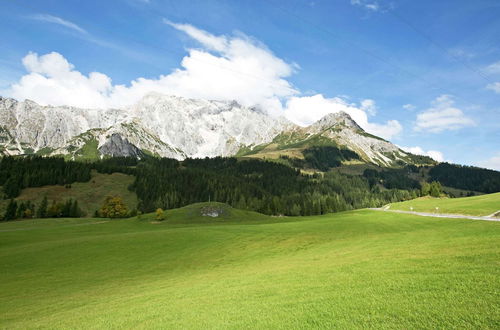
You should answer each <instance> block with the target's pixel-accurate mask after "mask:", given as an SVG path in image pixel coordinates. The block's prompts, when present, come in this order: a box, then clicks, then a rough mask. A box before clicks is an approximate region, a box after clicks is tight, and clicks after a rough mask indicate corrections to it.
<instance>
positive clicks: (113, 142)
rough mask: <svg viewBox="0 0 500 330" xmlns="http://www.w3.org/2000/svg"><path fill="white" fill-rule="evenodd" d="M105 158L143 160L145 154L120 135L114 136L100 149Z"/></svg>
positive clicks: (115, 134)
mask: <svg viewBox="0 0 500 330" xmlns="http://www.w3.org/2000/svg"><path fill="white" fill-rule="evenodd" d="M98 150H99V153H100V154H101V155H103V156H111V157H136V158H142V157H143V156H144V153H143V152H142V151H141V150H140V149H139V148H137V147H136V146H135V145H133V144H132V143H130V142H129V141H128V140H127V139H123V138H122V137H121V136H120V135H119V134H117V133H114V134H112V135H111V136H110V137H109V138H108V139H107V140H106V142H105V143H104V144H103V145H102V146H100V147H99V148H98Z"/></svg>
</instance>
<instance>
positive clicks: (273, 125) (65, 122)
mask: <svg viewBox="0 0 500 330" xmlns="http://www.w3.org/2000/svg"><path fill="white" fill-rule="evenodd" d="M0 122H1V123H2V124H0V152H1V153H2V154H4V155H19V154H40V155H63V156H65V157H68V158H71V159H77V158H99V157H104V156H130V155H132V156H136V157H141V156H142V155H145V154H149V155H153V156H160V157H168V158H174V159H178V160H182V159H185V158H204V157H216V156H235V155H239V156H245V155H248V154H255V151H256V150H270V149H273V148H272V147H270V146H274V151H279V150H284V149H286V148H287V147H290V148H293V147H294V145H295V146H297V144H302V145H311V146H313V145H322V144H324V145H334V146H338V147H341V148H345V149H349V150H352V151H354V152H356V153H357V154H359V155H360V157H361V159H362V160H364V161H366V162H370V163H374V164H377V165H381V166H394V165H395V164H396V163H397V162H398V161H399V162H405V163H415V161H413V160H412V159H413V158H412V157H411V154H410V153H408V152H405V151H403V150H401V149H399V148H398V147H397V146H396V145H394V144H392V143H390V142H389V141H386V140H384V139H382V138H379V137H377V136H374V135H371V134H369V133H367V132H365V131H364V130H363V129H362V128H361V127H360V126H359V125H358V124H357V123H356V122H355V121H354V120H353V119H352V118H351V117H350V116H349V115H348V114H347V113H345V112H338V113H331V114H328V115H326V116H324V117H323V118H321V119H320V120H318V121H317V122H315V123H313V124H312V125H310V126H307V127H301V126H298V125H296V124H294V123H292V122H290V121H289V120H288V119H286V118H285V117H277V118H275V117H271V116H269V115H268V114H266V113H265V112H264V111H263V110H262V109H259V108H256V107H244V106H242V105H240V104H239V103H238V102H236V101H215V100H203V99H188V98H183V97H179V96H174V95H163V94H159V93H149V94H147V95H145V96H144V97H143V98H142V99H141V100H140V101H139V102H137V103H136V104H134V105H132V106H129V107H126V108H123V109H113V108H111V109H81V108H76V107H69V106H50V105H49V106H42V105H39V104H37V103H36V102H34V101H31V100H25V101H17V100H15V99H11V98H3V97H0ZM275 154H277V155H279V152H275Z"/></svg>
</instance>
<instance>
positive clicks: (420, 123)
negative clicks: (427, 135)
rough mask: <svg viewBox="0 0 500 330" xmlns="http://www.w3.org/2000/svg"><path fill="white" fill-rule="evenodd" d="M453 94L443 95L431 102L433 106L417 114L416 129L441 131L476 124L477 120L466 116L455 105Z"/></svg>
mask: <svg viewBox="0 0 500 330" xmlns="http://www.w3.org/2000/svg"><path fill="white" fill-rule="evenodd" d="M454 103H455V101H453V97H452V96H451V95H441V96H439V97H437V98H436V99H435V100H434V101H432V102H431V107H430V108H428V109H426V110H424V111H423V112H420V113H419V114H418V115H417V121H416V126H415V130H416V131H428V132H431V133H439V132H442V131H445V130H457V129H460V128H463V127H467V126H474V125H475V122H474V121H473V120H472V119H471V118H469V117H467V116H465V114H464V113H463V111H462V110H460V109H458V108H456V107H454Z"/></svg>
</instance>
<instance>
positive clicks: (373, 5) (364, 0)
mask: <svg viewBox="0 0 500 330" xmlns="http://www.w3.org/2000/svg"><path fill="white" fill-rule="evenodd" d="M351 5H354V6H360V7H363V8H365V9H368V10H371V11H378V10H379V9H380V5H379V3H378V1H373V0H351Z"/></svg>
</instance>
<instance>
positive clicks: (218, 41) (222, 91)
mask: <svg viewBox="0 0 500 330" xmlns="http://www.w3.org/2000/svg"><path fill="white" fill-rule="evenodd" d="M499 17H500V1H498V0H477V1H469V0H441V1H426V0H421V1H412V0H406V1H405V0H401V1H386V0H328V1H326V0H288V1H280V0H267V1H258V0H254V1H250V0H242V1H230V0H217V1H215V0H214V1H210V0H204V1H198V0H192V1H175V0H121V1H118V0H107V1H93V0H87V1H76V0H64V1H63V0H60V1H55V0H44V1H29V0H16V1H12V0H0V95H1V96H7V97H14V98H16V99H18V100H24V99H31V100H34V101H36V102H38V103H40V104H52V105H62V104H65V105H73V106H79V107H86V108H108V107H118V108H119V107H125V106H127V105H130V104H133V103H134V102H137V101H138V100H139V99H140V98H141V97H143V96H144V95H145V94H147V93H148V92H153V91H154V92H160V93H164V94H174V95H179V96H184V97H192V98H206V99H218V100H223V99H224V100H229V99H230V100H236V101H238V102H239V103H241V104H243V105H247V106H258V107H260V108H262V109H263V110H265V111H267V112H268V113H270V114H271V115H273V116H285V117H287V118H288V119H290V120H291V121H293V122H295V123H297V124H299V125H302V126H305V125H309V124H311V123H313V122H314V121H316V120H319V119H320V118H321V117H322V116H324V115H326V114H328V113H331V112H338V111H345V112H347V113H349V114H350V115H351V116H352V117H353V119H354V120H355V121H356V122H358V124H359V125H360V126H361V127H362V128H364V129H365V130H367V131H368V132H370V133H372V134H375V135H379V136H381V137H383V138H385V139H388V140H390V141H391V142H393V143H395V144H397V145H398V146H400V147H401V148H403V149H405V150H408V151H411V152H413V153H417V154H426V155H429V156H431V157H433V158H435V159H436V160H439V161H449V162H454V163H459V164H466V165H475V166H481V167H487V168H493V169H497V170H500V102H499V101H500V19H498V18H499Z"/></svg>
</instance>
